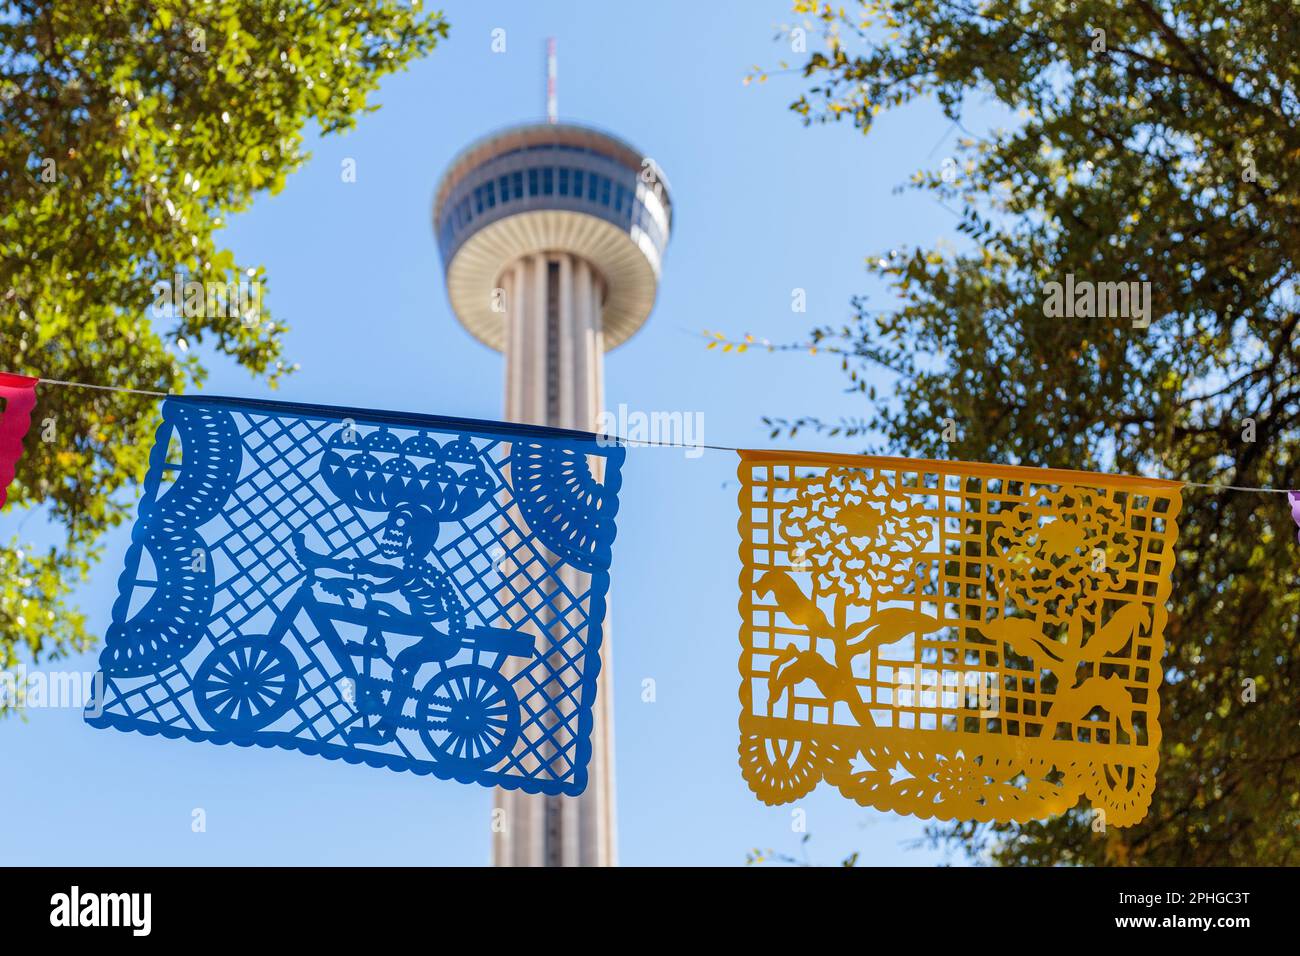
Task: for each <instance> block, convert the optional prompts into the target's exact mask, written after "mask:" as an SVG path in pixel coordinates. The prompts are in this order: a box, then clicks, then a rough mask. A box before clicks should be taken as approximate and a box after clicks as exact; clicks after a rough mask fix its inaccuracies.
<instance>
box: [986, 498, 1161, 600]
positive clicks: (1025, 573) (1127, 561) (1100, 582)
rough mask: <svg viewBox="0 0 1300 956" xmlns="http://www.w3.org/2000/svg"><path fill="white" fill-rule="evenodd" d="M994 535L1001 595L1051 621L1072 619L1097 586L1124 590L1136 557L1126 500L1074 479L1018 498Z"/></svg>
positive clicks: (1094, 592)
mask: <svg viewBox="0 0 1300 956" xmlns="http://www.w3.org/2000/svg"><path fill="white" fill-rule="evenodd" d="M992 540H993V545H994V547H995V548H996V549H997V551H998V552H1000V553H999V554H998V556H997V557H996V559H995V564H994V567H995V569H996V571H997V578H998V586H999V588H1000V590H1001V592H1002V594H1003V596H1004V597H1006V598H1009V599H1010V600H1011V601H1012V602H1013V603H1014V604H1015V606H1016V607H1017V608H1018V609H1019V610H1021V611H1025V612H1029V613H1031V614H1033V615H1034V616H1035V617H1036V618H1037V619H1038V620H1040V621H1045V622H1049V621H1050V622H1056V623H1062V622H1065V621H1067V620H1070V619H1071V618H1072V617H1073V616H1074V615H1075V612H1076V611H1078V610H1080V609H1084V610H1088V609H1089V608H1090V606H1091V605H1093V604H1094V602H1095V600H1096V597H1097V595H1098V594H1099V593H1101V592H1106V591H1109V592H1115V591H1122V590H1123V589H1124V587H1125V585H1126V584H1127V582H1128V579H1129V573H1130V569H1131V568H1132V566H1133V564H1134V562H1135V559H1136V553H1135V551H1134V547H1133V542H1132V540H1131V539H1130V536H1129V535H1128V532H1127V526H1126V523H1125V521H1124V514H1123V508H1122V506H1121V505H1119V504H1118V503H1117V502H1115V501H1113V500H1112V499H1110V498H1109V497H1107V496H1106V494H1105V493H1104V492H1097V491H1092V490H1085V489H1078V488H1072V487H1068V486H1066V487H1062V488H1060V489H1058V490H1057V491H1054V492H1051V493H1048V494H1046V495H1044V496H1043V497H1042V498H1040V499H1039V500H1037V501H1033V502H1026V503H1024V504H1022V505H1019V506H1017V507H1016V508H1015V509H1014V511H1013V512H1012V518H1011V520H1010V521H1008V522H1007V523H1006V524H1003V525H1002V526H1000V527H999V528H998V529H997V530H996V531H995V532H994V534H993V539H992ZM1091 610H1092V611H1096V610H1097V609H1096V608H1095V607H1093V608H1091Z"/></svg>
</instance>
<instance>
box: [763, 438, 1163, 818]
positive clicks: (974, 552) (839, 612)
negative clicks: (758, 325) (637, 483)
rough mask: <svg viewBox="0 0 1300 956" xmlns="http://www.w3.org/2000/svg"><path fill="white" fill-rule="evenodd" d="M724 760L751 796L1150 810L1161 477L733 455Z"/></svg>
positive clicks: (948, 808) (955, 813) (937, 811)
mask: <svg viewBox="0 0 1300 956" xmlns="http://www.w3.org/2000/svg"><path fill="white" fill-rule="evenodd" d="M740 457H741V462H740V469H739V475H740V522H739V528H740V538H741V544H740V558H741V564H742V570H741V577H740V616H741V621H742V624H741V634H740V637H741V645H742V651H741V657H740V672H741V687H740V699H741V705H742V710H741V716H740V736H741V740H740V765H741V770H742V772H743V774H744V777H745V779H746V781H747V782H748V783H749V786H750V788H751V789H752V790H753V791H754V792H755V793H756V794H757V795H758V796H759V798H760V799H762V800H763V801H765V802H766V803H769V804H779V803H787V802H789V801H792V800H796V799H798V798H799V797H801V796H803V795H804V794H806V793H808V792H810V791H811V790H812V789H813V788H814V787H816V786H817V784H818V783H819V782H820V781H822V780H826V781H827V782H828V783H830V784H831V785H833V786H835V787H837V788H838V789H839V791H840V792H841V793H842V794H843V795H844V796H846V797H848V798H850V799H852V800H855V801H857V802H858V803H860V804H863V805H864V806H872V807H877V808H879V809H882V810H895V811H898V812H900V813H910V814H915V815H917V816H919V817H933V818H938V819H951V820H979V821H989V820H1002V821H1009V820H1017V821H1025V820H1031V819H1035V818H1040V817H1045V816H1049V815H1051V814H1055V813H1060V812H1062V811H1064V810H1066V809H1069V808H1070V807H1072V806H1074V805H1075V804H1076V803H1078V801H1079V798H1080V796H1083V797H1086V798H1087V800H1088V801H1089V803H1090V804H1091V807H1092V808H1093V812H1094V813H1098V818H1099V819H1101V820H1103V821H1104V822H1105V823H1106V824H1108V825H1111V826H1130V825H1132V824H1134V823H1136V822H1138V821H1139V820H1141V819H1142V817H1143V816H1144V815H1145V814H1146V811H1147V807H1148V805H1149V803H1150V800H1151V794H1152V790H1153V788H1154V786H1155V775H1156V765H1157V761H1158V747H1159V744H1160V724H1159V710H1160V700H1159V686H1160V680H1161V663H1160V662H1161V655H1162V652H1163V650H1164V636H1163V633H1164V627H1165V620H1166V616H1167V612H1166V608H1165V604H1166V601H1167V599H1168V597H1169V587H1170V580H1169V579H1170V572H1171V570H1172V568H1173V561H1174V543H1175V540H1176V538H1177V533H1178V526H1177V516H1178V510H1179V507H1180V504H1181V497H1180V485H1179V483H1178V482H1171V481H1160V480H1155V479H1148V478H1135V477H1121V476H1112V475H1101V474H1092V473H1087V472H1075V471H1056V470H1048V469H1039V468H1023V467H1013V466H998V465H982V464H968V463H963V462H941V461H919V460H910V459H901V458H870V457H859V456H848V455H830V454H815V453H802V452H773V451H742V452H740Z"/></svg>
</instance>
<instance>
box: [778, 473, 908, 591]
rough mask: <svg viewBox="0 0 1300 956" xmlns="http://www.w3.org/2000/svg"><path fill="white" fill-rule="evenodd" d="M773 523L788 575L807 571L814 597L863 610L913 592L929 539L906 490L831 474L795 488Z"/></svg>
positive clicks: (875, 479)
mask: <svg viewBox="0 0 1300 956" xmlns="http://www.w3.org/2000/svg"><path fill="white" fill-rule="evenodd" d="M796 488H797V491H796V493H795V497H794V499H793V500H792V501H791V502H790V504H789V506H788V507H787V508H786V510H785V513H784V514H783V516H782V519H781V536H782V539H783V540H784V541H785V543H786V545H787V547H788V548H789V550H790V554H791V555H792V561H794V562H795V565H794V569H795V570H808V571H811V573H812V577H813V591H814V593H815V594H816V595H817V596H830V597H834V598H842V599H843V600H844V602H845V604H848V605H857V606H861V605H867V604H870V603H871V602H872V601H873V600H877V601H879V600H886V599H888V598H890V597H892V596H894V595H898V594H905V593H911V592H914V590H915V588H916V587H917V586H918V585H920V584H922V583H923V582H924V581H925V580H926V579H927V576H928V573H929V568H928V564H927V563H926V562H925V561H923V560H920V557H921V555H923V554H924V553H925V551H926V549H927V548H928V546H929V545H930V542H931V541H932V540H933V538H934V526H933V523H932V521H930V520H929V519H927V518H926V517H925V516H924V515H922V514H921V513H920V511H919V509H918V508H917V506H916V504H915V502H914V501H913V499H912V495H911V493H910V492H909V490H908V489H905V488H900V487H898V485H897V484H896V483H895V482H894V481H893V480H892V479H891V478H888V477H886V476H883V475H875V476H872V477H866V476H864V475H863V474H862V473H861V472H857V471H850V470H848V469H843V468H839V469H832V470H830V471H827V472H826V473H824V474H821V475H817V476H814V477H811V478H807V479H804V480H803V481H801V482H799V483H798V484H797V485H796Z"/></svg>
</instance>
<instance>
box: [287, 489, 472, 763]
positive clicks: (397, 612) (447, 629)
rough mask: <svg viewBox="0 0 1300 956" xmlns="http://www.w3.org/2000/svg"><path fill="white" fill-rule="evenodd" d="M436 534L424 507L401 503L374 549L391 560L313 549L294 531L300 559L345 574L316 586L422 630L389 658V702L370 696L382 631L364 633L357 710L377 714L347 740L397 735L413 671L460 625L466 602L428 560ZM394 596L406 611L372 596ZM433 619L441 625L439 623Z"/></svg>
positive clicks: (439, 651) (434, 656)
mask: <svg viewBox="0 0 1300 956" xmlns="http://www.w3.org/2000/svg"><path fill="white" fill-rule="evenodd" d="M437 537H438V520H437V517H436V516H435V515H434V513H433V511H432V509H430V508H429V507H427V506H424V505H412V504H403V505H399V506H398V507H396V508H395V509H393V511H392V513H391V514H390V515H389V516H388V520H387V521H385V522H384V525H383V528H382V530H381V532H380V535H379V552H380V554H382V555H383V556H384V557H385V558H388V559H391V560H393V561H395V562H396V563H391V564H390V563H386V562H380V561H363V560H358V559H356V558H350V557H347V556H346V555H345V554H343V553H342V552H343V551H344V550H346V549H340V551H338V552H335V553H333V554H330V555H322V554H318V553H316V552H314V551H312V550H311V549H310V548H309V547H308V546H307V544H306V542H305V540H304V538H303V536H302V535H301V534H298V535H295V536H294V550H295V552H296V553H297V555H298V558H299V560H301V561H302V562H303V564H304V565H310V566H312V567H315V568H318V569H325V568H328V569H332V570H335V571H339V572H342V573H344V574H347V575H350V577H338V578H325V579H323V580H322V581H321V584H320V587H321V590H322V591H324V592H325V593H327V594H332V595H334V596H335V597H337V598H339V599H340V600H341V601H343V602H344V603H345V604H348V605H349V606H351V605H352V604H353V601H354V598H356V597H358V596H359V597H360V598H361V599H362V602H363V607H364V608H365V609H366V611H367V612H368V613H369V614H373V615H376V616H377V617H378V618H380V619H381V620H382V621H384V622H385V623H388V624H391V625H392V626H393V627H400V628H403V629H404V630H407V631H408V632H415V633H418V632H421V631H427V633H426V634H425V635H424V636H423V637H421V638H420V639H419V640H418V641H417V643H415V644H412V645H411V646H409V647H406V648H404V649H403V650H401V651H400V652H398V653H397V655H396V657H395V658H394V660H393V675H394V683H395V687H394V691H393V693H392V694H391V695H390V700H389V703H388V706H387V707H382V706H381V701H379V700H377V699H376V694H375V691H374V690H373V685H372V684H371V682H370V678H371V671H370V668H371V662H372V660H373V659H374V658H375V657H381V656H383V653H384V646H383V637H382V635H383V630H381V629H380V628H371V629H368V630H367V631H366V639H365V644H364V649H365V652H366V653H365V656H364V658H363V663H362V676H363V681H362V690H361V694H362V696H363V698H364V700H363V701H362V710H363V712H364V711H369V710H375V709H377V710H380V712H381V713H382V716H381V717H380V719H379V720H378V721H377V722H376V723H374V724H373V725H372V724H371V723H370V721H369V720H366V721H365V722H364V723H363V724H362V726H359V727H355V728H353V729H352V730H351V731H350V732H349V734H348V739H349V740H352V741H354V742H357V743H381V742H383V741H386V740H389V739H391V738H392V736H393V734H394V733H396V730H397V724H398V719H399V718H400V715H401V702H402V701H403V700H404V699H405V698H406V696H407V695H408V694H409V693H410V690H411V685H412V683H413V682H414V680H415V675H416V672H417V671H418V670H419V668H420V666H421V665H423V664H429V663H432V662H434V661H437V660H440V659H442V657H443V656H444V648H445V645H446V641H447V640H448V639H449V638H451V639H454V638H455V637H456V636H457V635H459V634H462V633H463V632H464V631H465V630H466V626H465V606H464V604H462V603H461V600H460V597H459V596H458V595H457V593H456V588H455V586H454V585H453V584H452V583H451V581H450V579H449V578H448V577H447V575H446V574H445V573H443V572H442V571H439V570H438V569H437V568H436V567H435V566H434V565H433V563H432V562H431V561H430V560H429V555H430V552H432V550H433V547H434V544H435V543H436V541H437ZM390 593H392V594H395V595H397V596H400V597H401V598H403V599H404V600H405V603H406V607H407V610H406V611H403V610H401V608H400V607H398V606H397V605H396V604H394V603H392V602H390V601H385V600H382V599H378V598H377V597H376V595H381V594H390ZM438 625H442V628H441V629H439V627H438Z"/></svg>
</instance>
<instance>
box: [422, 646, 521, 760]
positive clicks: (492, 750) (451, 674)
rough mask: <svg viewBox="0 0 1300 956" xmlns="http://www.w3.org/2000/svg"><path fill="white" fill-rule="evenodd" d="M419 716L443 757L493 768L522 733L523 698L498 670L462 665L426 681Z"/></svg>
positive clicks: (429, 745) (424, 732)
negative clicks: (521, 703)
mask: <svg viewBox="0 0 1300 956" xmlns="http://www.w3.org/2000/svg"><path fill="white" fill-rule="evenodd" d="M416 720H417V723H418V726H419V729H420V739H421V740H423V741H424V745H425V746H426V747H427V748H429V752H430V753H431V754H432V755H433V756H434V758H435V759H437V760H438V761H440V762H445V763H454V764H460V765H462V766H464V767H466V768H484V767H491V766H494V765H495V764H496V763H498V762H499V761H500V760H501V758H502V757H504V756H506V755H507V754H508V753H509V752H510V751H511V749H512V748H513V747H514V743H515V739H516V738H517V737H518V736H519V698H518V697H517V696H516V695H515V691H514V688H513V687H511V686H510V681H509V680H507V679H506V678H505V677H504V676H502V675H501V674H500V673H498V672H497V671H494V670H492V669H490V668H487V667H482V666H480V665H477V664H458V665H456V666H455V667H448V668H447V669H446V670H444V671H442V672H441V673H439V674H437V675H435V676H434V677H433V678H431V679H430V680H429V682H428V683H427V684H425V685H424V689H423V690H421V691H420V699H419V701H418V702H417V705H416Z"/></svg>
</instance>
